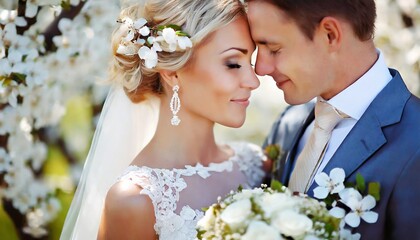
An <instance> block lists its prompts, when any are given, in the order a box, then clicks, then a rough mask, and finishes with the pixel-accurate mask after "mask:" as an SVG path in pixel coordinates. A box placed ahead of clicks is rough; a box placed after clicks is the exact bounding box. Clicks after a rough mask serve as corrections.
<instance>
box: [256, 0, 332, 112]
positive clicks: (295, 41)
mask: <svg viewBox="0 0 420 240" xmlns="http://www.w3.org/2000/svg"><path fill="white" fill-rule="evenodd" d="M248 20H249V24H250V28H251V35H252V38H253V40H254V42H255V43H256V45H257V47H258V54H257V60H256V66H255V71H256V73H257V74H258V75H261V76H264V75H269V76H271V77H273V79H274V80H275V82H276V85H277V87H278V88H279V89H281V90H283V92H284V97H285V100H286V102H288V103H289V104H300V103H304V102H307V101H310V100H311V99H313V98H314V97H316V96H318V95H322V94H323V93H325V92H328V91H329V89H330V88H331V87H332V86H333V84H334V82H333V77H332V72H331V65H330V64H329V63H330V62H329V61H330V60H329V59H330V58H329V56H328V48H327V46H326V44H325V42H326V39H325V36H322V35H321V34H318V33H317V30H315V34H314V38H313V39H312V40H311V39H309V38H308V37H307V36H306V35H305V34H304V33H303V32H302V31H301V30H300V28H299V27H298V25H297V24H296V23H295V22H294V21H293V20H292V19H291V18H290V17H289V16H288V15H286V13H285V12H283V11H282V10H280V9H279V8H278V7H277V6H275V5H273V4H271V3H269V2H266V1H251V2H250V3H249V6H248Z"/></svg>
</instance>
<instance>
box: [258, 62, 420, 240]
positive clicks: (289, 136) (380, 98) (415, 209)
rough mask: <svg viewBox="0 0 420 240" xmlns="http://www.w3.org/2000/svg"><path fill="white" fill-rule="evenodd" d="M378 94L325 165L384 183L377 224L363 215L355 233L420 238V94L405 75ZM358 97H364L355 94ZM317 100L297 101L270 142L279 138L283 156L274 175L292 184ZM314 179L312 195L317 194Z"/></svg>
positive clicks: (396, 75) (349, 178) (350, 179)
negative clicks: (412, 89) (412, 90)
mask: <svg viewBox="0 0 420 240" xmlns="http://www.w3.org/2000/svg"><path fill="white" fill-rule="evenodd" d="M390 73H391V75H392V76H393V79H392V80H391V81H390V82H389V83H388V85H387V86H386V87H385V88H384V89H383V90H382V91H381V92H380V93H379V94H378V95H377V96H376V98H375V99H374V100H373V102H372V103H371V104H370V106H369V107H368V109H367V110H366V112H365V113H364V114H363V116H362V117H361V118H360V119H359V121H358V122H357V123H356V125H355V126H354V127H353V129H352V130H351V131H350V133H349V134H348V135H347V137H346V138H345V139H344V141H343V143H342V144H341V145H340V147H339V148H338V149H337V151H336V152H335V154H334V155H333V156H332V158H331V160H330V161H329V162H328V164H327V165H326V167H325V169H324V170H323V171H324V172H326V173H329V172H330V170H331V169H333V168H335V167H341V168H343V169H344V171H345V172H346V181H348V182H355V176H356V173H358V172H359V173H361V174H362V175H363V176H364V178H365V179H366V181H367V182H379V183H380V184H381V192H380V194H381V199H380V201H379V202H378V203H377V205H376V207H375V208H374V209H373V211H375V212H377V213H378V214H379V218H378V221H377V222H376V223H374V224H368V223H365V222H364V221H363V220H362V222H361V224H360V226H359V227H358V228H356V229H355V231H354V232H359V233H361V235H362V239H420V99H419V98H417V97H416V96H414V95H412V94H411V93H410V92H409V91H408V89H407V88H406V85H405V84H404V82H403V80H402V78H401V76H400V74H399V73H398V72H397V71H396V70H393V69H390ZM354 97H355V98H356V97H358V96H354ZM313 108H314V103H313V102H310V103H307V104H304V105H298V106H291V107H289V108H288V109H286V111H284V112H283V114H282V115H281V116H280V117H279V119H278V120H277V121H276V122H275V123H274V125H273V127H272V131H271V133H270V134H269V136H268V137H267V139H266V141H265V143H264V145H267V144H273V143H277V144H279V145H280V146H281V147H282V150H283V152H282V155H281V157H280V158H279V159H278V160H277V161H276V162H275V164H274V168H273V178H275V179H278V180H280V181H281V182H283V183H284V184H286V185H287V184H288V182H289V178H290V174H291V171H292V170H293V166H294V162H293V161H294V160H295V159H296V146H297V144H298V142H299V139H300V137H301V136H302V134H303V132H304V130H305V128H306V127H307V125H308V124H309V123H310V122H312V121H313V119H314V114H313ZM315 187H316V183H314V184H313V185H312V186H311V187H310V189H309V191H308V195H310V196H313V189H314V188H315Z"/></svg>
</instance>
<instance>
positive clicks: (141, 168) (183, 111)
mask: <svg viewBox="0 0 420 240" xmlns="http://www.w3.org/2000/svg"><path fill="white" fill-rule="evenodd" d="M137 2H138V1H137ZM118 22H119V28H118V29H117V30H116V31H115V32H114V36H113V49H114V64H113V67H112V71H111V73H112V80H113V82H114V83H116V84H114V86H113V88H112V89H111V91H110V94H109V95H108V97H107V100H106V103H105V105H104V110H103V112H102V114H101V119H100V122H99V126H98V128H97V131H96V133H95V136H94V140H93V143H92V146H91V150H90V152H89V155H88V158H87V160H86V163H85V167H84V171H83V174H82V178H81V180H80V184H79V186H78V189H77V191H76V194H75V198H74V200H73V202H72V205H71V208H70V210H69V213H68V215H67V218H66V222H65V225H64V228H63V232H62V235H61V239H83V240H84V239H96V238H98V239H157V238H159V239H163V240H164V239H195V236H196V234H197V232H196V230H195V225H196V223H197V221H198V219H200V218H201V217H202V216H203V212H202V208H203V207H206V206H209V205H211V204H212V203H214V202H216V199H217V197H218V196H222V197H223V196H225V195H226V194H227V193H229V192H230V191H231V190H235V189H237V187H238V186H239V185H242V186H244V187H254V186H257V185H259V184H260V183H261V181H262V179H263V177H264V175H265V172H264V169H268V168H269V166H268V165H269V163H268V161H266V162H264V159H265V158H264V155H263V154H262V152H261V150H260V148H259V147H257V146H255V145H252V144H249V143H243V142H241V143H229V144H217V143H216V142H215V137H214V133H213V128H214V125H215V123H218V124H222V125H224V126H228V127H235V128H237V127H240V126H242V124H243V123H244V121H245V115H246V108H247V106H248V105H249V98H250V95H251V91H252V90H254V89H255V88H257V87H258V86H259V81H258V79H257V78H256V75H255V73H254V70H253V68H252V66H251V63H250V61H251V54H252V52H253V51H254V50H255V45H254V43H253V41H252V39H251V37H250V32H249V29H248V22H247V18H246V15H245V10H244V6H243V5H242V3H241V2H240V1H239V0H206V1H196V0H148V1H145V2H144V3H140V4H135V5H132V6H130V7H128V8H126V9H124V10H123V11H122V12H121V16H120V20H119V21H118ZM179 26H181V27H182V28H181V27H179ZM133 159H134V160H133ZM104 199H105V201H104Z"/></svg>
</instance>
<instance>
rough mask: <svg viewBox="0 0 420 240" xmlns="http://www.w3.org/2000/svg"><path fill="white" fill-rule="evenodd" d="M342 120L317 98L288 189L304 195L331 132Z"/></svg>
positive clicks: (333, 110)
mask: <svg viewBox="0 0 420 240" xmlns="http://www.w3.org/2000/svg"><path fill="white" fill-rule="evenodd" d="M341 119H342V117H341V116H340V114H339V113H338V112H337V110H336V109H334V107H333V106H331V105H330V104H329V103H327V102H325V101H324V100H322V99H320V98H318V99H317V102H316V105H315V124H314V128H313V130H312V132H311V135H310V136H309V139H308V141H307V142H306V144H305V146H304V147H303V149H302V152H301V153H300V155H299V157H298V159H297V161H296V165H295V168H294V170H293V172H292V176H291V177H290V182H289V188H290V190H292V191H297V192H301V193H304V192H306V191H307V190H308V188H309V186H310V182H311V179H312V178H313V175H314V174H315V172H316V171H317V168H318V167H319V164H320V163H321V160H322V158H323V155H324V152H325V150H326V147H327V144H328V141H329V139H330V137H331V132H332V130H333V129H334V127H335V126H336V125H337V124H338V122H339V121H340V120H341Z"/></svg>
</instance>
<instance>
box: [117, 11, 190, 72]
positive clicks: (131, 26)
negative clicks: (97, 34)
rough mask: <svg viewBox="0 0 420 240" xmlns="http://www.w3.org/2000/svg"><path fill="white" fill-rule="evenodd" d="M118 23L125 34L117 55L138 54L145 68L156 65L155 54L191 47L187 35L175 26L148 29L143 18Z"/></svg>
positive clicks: (124, 19)
mask: <svg viewBox="0 0 420 240" xmlns="http://www.w3.org/2000/svg"><path fill="white" fill-rule="evenodd" d="M118 22H119V23H121V24H123V26H122V28H121V31H125V32H127V33H126V35H125V36H123V37H122V39H121V42H120V44H119V46H118V49H117V53H118V54H121V55H127V56H132V55H135V54H138V56H139V57H140V59H142V60H144V61H145V62H144V64H145V66H146V67H147V68H154V67H155V66H156V65H157V63H158V55H157V52H162V51H164V52H175V51H185V50H186V49H187V48H191V47H192V41H191V39H190V38H189V36H188V34H186V33H185V32H183V31H182V29H181V27H179V26H177V25H173V24H169V25H165V26H153V27H150V26H149V25H147V20H146V19H144V18H139V19H137V20H135V21H133V20H132V19H130V18H128V17H125V18H123V19H122V20H119V21H118Z"/></svg>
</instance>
